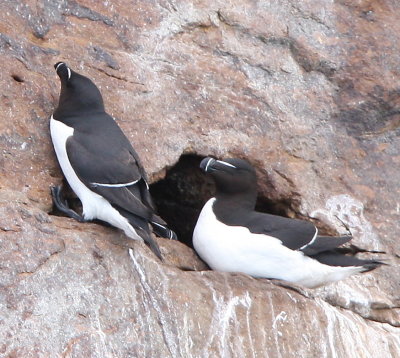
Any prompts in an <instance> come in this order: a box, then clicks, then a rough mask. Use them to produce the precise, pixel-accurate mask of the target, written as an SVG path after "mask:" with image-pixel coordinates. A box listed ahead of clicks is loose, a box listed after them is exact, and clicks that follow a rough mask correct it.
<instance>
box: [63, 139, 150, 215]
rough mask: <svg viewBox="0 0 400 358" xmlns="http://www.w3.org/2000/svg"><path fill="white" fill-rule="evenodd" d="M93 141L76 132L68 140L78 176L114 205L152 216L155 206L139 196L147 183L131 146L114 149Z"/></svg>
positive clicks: (70, 155)
mask: <svg viewBox="0 0 400 358" xmlns="http://www.w3.org/2000/svg"><path fill="white" fill-rule="evenodd" d="M91 144H92V145H89V143H88V142H87V141H86V142H84V141H83V140H82V138H80V137H79V136H76V135H75V134H74V136H72V137H70V138H69V139H68V141H67V154H68V158H69V161H70V163H71V165H72V168H73V169H74V171H75V173H76V174H77V176H78V177H79V179H80V180H81V181H82V182H83V183H84V184H85V185H86V186H87V187H88V188H90V189H91V190H92V191H94V192H95V193H97V194H99V195H101V196H103V197H104V198H105V199H107V200H108V201H109V202H110V203H111V204H112V205H116V206H119V207H121V208H123V209H125V210H127V211H129V212H131V213H133V214H135V215H138V216H140V217H143V218H146V219H150V218H151V217H152V215H153V214H152V210H151V209H150V208H149V207H147V206H146V205H144V204H143V203H142V201H141V199H140V198H141V195H140V191H141V189H142V190H147V188H146V187H145V186H146V183H145V182H144V180H143V179H142V176H141V174H140V169H139V166H138V164H137V162H136V159H135V158H134V156H133V155H132V153H131V152H130V151H129V148H124V147H122V148H119V150H115V148H114V150H113V149H112V148H106V147H104V146H101V145H99V146H97V147H96V145H93V143H91ZM141 186H144V188H141Z"/></svg>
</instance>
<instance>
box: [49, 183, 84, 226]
mask: <svg viewBox="0 0 400 358" xmlns="http://www.w3.org/2000/svg"><path fill="white" fill-rule="evenodd" d="M62 189H63V187H62V185H58V186H52V187H51V188H50V190H51V196H52V199H53V205H54V206H55V207H56V208H57V210H59V211H60V212H62V213H63V214H65V215H66V216H68V217H70V218H72V219H75V220H77V221H79V222H84V221H85V219H84V218H83V217H82V216H81V215H79V214H78V213H77V212H76V211H74V210H72V209H71V208H70V207H69V205H68V203H67V201H66V200H65V199H64V197H63V194H62Z"/></svg>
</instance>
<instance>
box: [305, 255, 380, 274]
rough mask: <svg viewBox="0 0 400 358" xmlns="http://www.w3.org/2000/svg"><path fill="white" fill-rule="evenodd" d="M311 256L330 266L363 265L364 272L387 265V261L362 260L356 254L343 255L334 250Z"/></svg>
mask: <svg viewBox="0 0 400 358" xmlns="http://www.w3.org/2000/svg"><path fill="white" fill-rule="evenodd" d="M310 257H311V258H313V259H315V260H317V261H318V262H320V263H321V264H325V265H329V266H341V267H348V266H362V267H363V271H362V272H368V271H372V270H374V269H376V268H377V267H379V266H381V265H385V263H383V262H381V261H378V260H362V259H358V258H357V257H354V256H346V255H343V254H341V253H339V252H336V251H334V250H330V251H324V252H321V253H319V254H317V255H311V256H310Z"/></svg>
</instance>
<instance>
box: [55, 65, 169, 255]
mask: <svg viewBox="0 0 400 358" xmlns="http://www.w3.org/2000/svg"><path fill="white" fill-rule="evenodd" d="M54 67H55V69H56V72H57V74H58V76H59V77H60V80H61V93H60V99H59V104H58V107H57V109H56V110H55V111H54V113H53V115H52V116H51V119H50V132H51V139H52V141H53V145H54V149H55V152H56V155H57V159H58V162H59V163H60V166H61V169H62V171H63V173H64V176H65V178H66V179H67V181H68V183H69V185H70V186H71V188H72V190H73V191H74V192H75V194H76V195H77V196H78V197H79V199H80V200H81V202H82V207H83V218H82V217H81V216H80V215H79V214H78V213H76V212H75V211H73V210H72V209H70V208H69V207H68V205H67V203H66V202H65V201H64V200H63V198H62V193H61V186H59V187H54V188H52V196H53V202H54V204H55V206H56V207H57V208H58V209H59V210H60V211H62V212H63V213H65V214H66V215H68V216H70V217H72V218H74V219H76V220H79V221H85V220H92V219H99V220H102V221H105V222H107V223H109V224H111V225H112V226H115V227H117V228H119V229H121V230H123V231H124V232H125V234H126V235H127V236H128V237H130V238H131V239H134V240H144V241H145V242H146V243H147V244H148V245H149V246H150V248H151V249H152V250H153V252H154V253H155V254H156V255H157V256H158V257H159V258H161V252H160V249H159V247H158V245H157V243H156V242H155V241H154V240H153V238H152V237H151V233H150V227H149V224H150V225H151V226H152V228H153V231H154V232H155V233H156V234H157V235H159V236H163V237H168V238H170V239H176V235H175V233H174V232H173V231H172V230H170V229H168V227H167V226H166V224H165V222H164V221H163V220H162V219H161V218H160V217H158V216H157V215H156V214H155V212H154V206H153V204H152V200H151V196H150V192H149V186H148V183H147V178H146V173H145V171H144V168H143V166H142V164H141V162H140V159H139V156H138V155H137V153H136V151H135V150H134V149H133V147H132V145H131V143H130V142H129V140H128V139H127V138H126V136H125V135H124V133H123V132H122V130H121V129H120V127H119V126H118V125H117V123H116V122H115V120H114V119H113V118H112V117H111V116H110V115H108V114H107V113H106V112H105V109H104V104H103V98H102V96H101V94H100V91H99V89H98V88H97V87H96V85H95V84H94V83H93V82H92V81H91V80H90V79H89V78H87V77H85V76H82V75H80V74H79V73H76V72H75V71H73V70H71V69H70V68H69V67H68V66H67V65H66V64H65V63H64V62H58V63H56V64H55V65H54Z"/></svg>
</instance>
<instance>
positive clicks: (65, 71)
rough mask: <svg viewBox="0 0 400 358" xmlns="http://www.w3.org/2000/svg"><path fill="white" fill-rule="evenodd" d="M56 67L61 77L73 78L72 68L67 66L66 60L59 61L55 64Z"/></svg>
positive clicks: (65, 78)
mask: <svg viewBox="0 0 400 358" xmlns="http://www.w3.org/2000/svg"><path fill="white" fill-rule="evenodd" d="M54 68H55V70H56V72H57V75H58V77H60V79H64V80H69V79H70V78H71V69H70V68H69V67H68V66H67V64H66V63H65V62H57V63H56V64H55V65H54Z"/></svg>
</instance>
